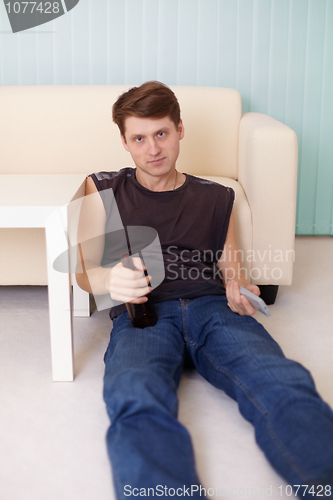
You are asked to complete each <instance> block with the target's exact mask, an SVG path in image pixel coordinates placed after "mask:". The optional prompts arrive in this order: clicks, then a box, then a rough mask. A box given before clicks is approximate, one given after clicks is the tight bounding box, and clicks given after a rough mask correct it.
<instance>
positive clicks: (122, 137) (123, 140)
mask: <svg viewBox="0 0 333 500" xmlns="http://www.w3.org/2000/svg"><path fill="white" fill-rule="evenodd" d="M120 138H121V142H122V144H123V146H124V148H125V149H126V151H128V152H129V149H128V146H127V144H126V139H125V137H124V136H123V135H121V134H120Z"/></svg>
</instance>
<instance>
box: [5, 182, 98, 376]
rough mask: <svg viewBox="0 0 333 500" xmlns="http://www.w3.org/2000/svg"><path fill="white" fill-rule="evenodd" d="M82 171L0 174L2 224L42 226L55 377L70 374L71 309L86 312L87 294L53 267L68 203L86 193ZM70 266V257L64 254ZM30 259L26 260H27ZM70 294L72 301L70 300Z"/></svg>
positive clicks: (62, 245) (62, 246) (62, 248)
mask: <svg viewBox="0 0 333 500" xmlns="http://www.w3.org/2000/svg"><path fill="white" fill-rule="evenodd" d="M85 178H86V174H13V175H9V174H1V175H0V228H45V234H46V249H47V275H48V297H49V317H50V335H51V357H52V373H53V380H54V381H73V380H74V360H73V314H74V315H76V316H89V314H90V309H89V294H88V293H87V292H84V291H83V290H81V289H80V288H79V287H78V286H77V284H76V280H75V277H74V275H72V278H73V279H72V282H73V289H74V293H73V299H72V294H71V275H70V273H69V272H68V273H66V272H59V271H56V270H55V269H54V268H53V263H54V261H55V259H56V258H57V257H58V256H59V255H60V254H62V253H63V252H66V250H68V239H67V230H68V220H69V219H68V204H69V203H70V202H71V201H72V200H74V199H77V198H80V197H83V196H84V185H85ZM66 259H67V263H68V269H70V262H69V260H70V257H68V258H67V256H66ZM27 264H28V263H27ZM72 300H73V301H72Z"/></svg>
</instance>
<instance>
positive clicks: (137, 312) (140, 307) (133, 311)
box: [123, 255, 157, 328]
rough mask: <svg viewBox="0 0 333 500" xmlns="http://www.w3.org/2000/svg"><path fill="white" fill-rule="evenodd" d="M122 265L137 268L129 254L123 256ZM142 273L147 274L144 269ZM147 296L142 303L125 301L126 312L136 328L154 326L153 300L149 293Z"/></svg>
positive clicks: (155, 319) (155, 318)
mask: <svg viewBox="0 0 333 500" xmlns="http://www.w3.org/2000/svg"><path fill="white" fill-rule="evenodd" d="M140 257H141V255H140ZM141 260H142V257H141ZM123 265H124V266H125V267H127V268H128V269H133V270H134V271H137V268H136V267H135V266H134V263H133V260H132V257H131V256H129V255H124V256H123ZM144 273H145V276H148V273H147V270H146V269H145V270H144ZM148 285H149V286H151V285H150V282H149V283H148ZM147 298H148V300H147V302H144V303H143V304H133V303H132V302H127V303H126V308H127V312H128V314H129V317H130V319H131V321H132V324H133V326H135V327H136V328H146V327H147V326H154V325H155V324H156V322H157V315H156V311H155V306H154V302H153V300H152V299H151V297H150V295H147Z"/></svg>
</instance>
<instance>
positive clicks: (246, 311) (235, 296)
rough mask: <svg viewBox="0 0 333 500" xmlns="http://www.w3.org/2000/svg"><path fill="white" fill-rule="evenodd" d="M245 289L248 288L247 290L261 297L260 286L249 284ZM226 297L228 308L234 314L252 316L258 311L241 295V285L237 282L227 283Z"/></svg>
mask: <svg viewBox="0 0 333 500" xmlns="http://www.w3.org/2000/svg"><path fill="white" fill-rule="evenodd" d="M244 288H247V290H249V291H250V292H252V293H254V294H255V295H257V296H258V297H259V295H260V289H259V287H258V286H256V285H250V284H248V285H246V286H244ZM226 295H227V299H228V306H229V307H230V309H231V310H232V311H233V312H235V313H238V314H240V316H251V315H252V314H254V313H255V312H256V311H257V309H255V308H254V307H253V306H251V304H250V302H249V301H248V300H247V298H246V297H244V295H241V294H240V292H239V284H238V283H237V282H236V281H233V280H231V281H229V282H228V283H227V286H226Z"/></svg>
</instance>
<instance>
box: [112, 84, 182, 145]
mask: <svg viewBox="0 0 333 500" xmlns="http://www.w3.org/2000/svg"><path fill="white" fill-rule="evenodd" d="M128 116H137V117H139V118H164V117H165V116H169V117H170V119H171V120H172V121H173V123H174V124H175V126H176V129H177V130H178V125H179V122H180V107H179V103H178V101H177V98H176V96H175V94H174V93H173V92H172V90H171V89H170V88H169V87H167V86H166V85H164V83H161V82H155V81H152V82H146V83H143V84H142V85H140V87H133V88H131V89H130V90H128V91H127V92H125V93H124V94H122V95H121V96H120V97H119V98H118V99H117V101H116V102H115V103H114V105H113V107H112V118H113V121H114V122H115V123H116V124H117V125H118V127H119V130H120V133H121V135H122V136H123V137H124V138H125V119H126V118H127V117H128Z"/></svg>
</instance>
